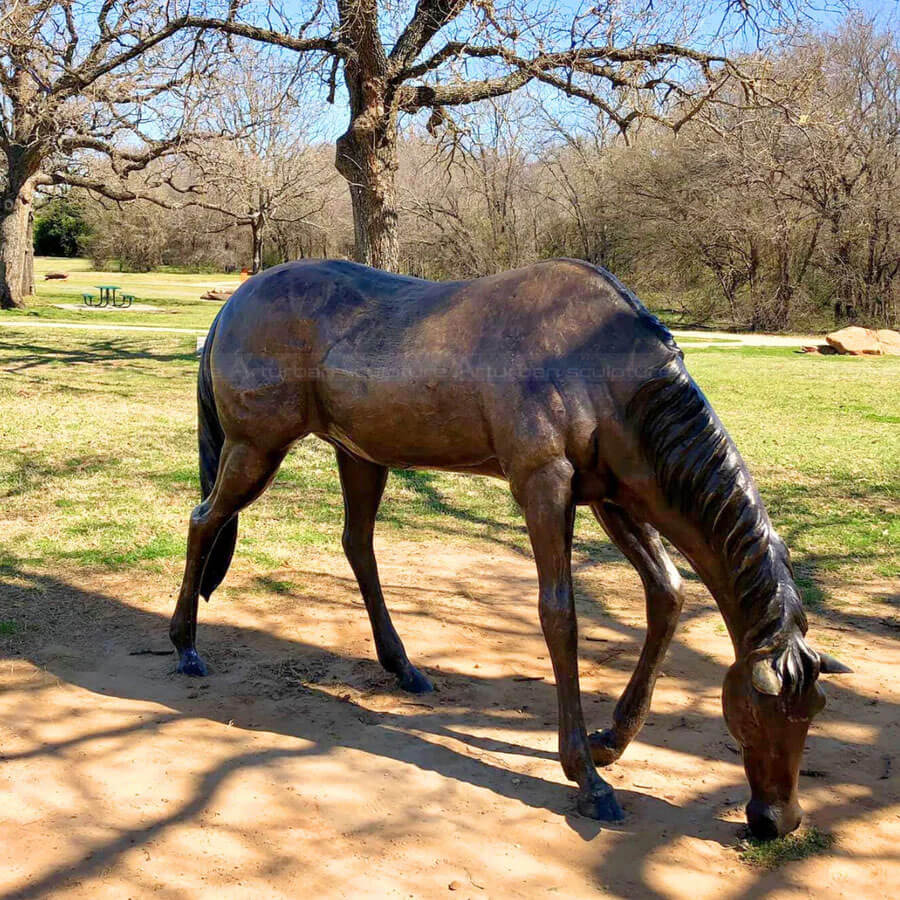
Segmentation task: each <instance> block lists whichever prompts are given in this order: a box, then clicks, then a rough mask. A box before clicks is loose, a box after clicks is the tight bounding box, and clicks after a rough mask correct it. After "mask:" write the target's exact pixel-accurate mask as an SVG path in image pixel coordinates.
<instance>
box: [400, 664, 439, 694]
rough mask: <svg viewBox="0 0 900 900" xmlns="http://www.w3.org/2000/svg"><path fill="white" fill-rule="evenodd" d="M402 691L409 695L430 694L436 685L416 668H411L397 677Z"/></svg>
mask: <svg viewBox="0 0 900 900" xmlns="http://www.w3.org/2000/svg"><path fill="white" fill-rule="evenodd" d="M397 684H399V685H400V689H401V690H403V691H406V692H407V693H409V694H429V693H431V691H433V690H434V685H433V684H432V683H431V682H430V681H429V680H428V679H427V678H426V677H425V676H424V675H423V674H422V673H421V672H420V671H419V670H418V669H417V668H416V667H415V666H409V668H407V669H404V670H403V672H401V673H400V674H399V675H398V676H397Z"/></svg>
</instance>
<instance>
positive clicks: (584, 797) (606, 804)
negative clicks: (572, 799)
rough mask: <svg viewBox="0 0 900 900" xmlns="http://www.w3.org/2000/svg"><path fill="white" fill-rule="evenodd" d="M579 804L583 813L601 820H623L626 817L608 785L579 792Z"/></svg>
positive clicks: (590, 817)
mask: <svg viewBox="0 0 900 900" xmlns="http://www.w3.org/2000/svg"><path fill="white" fill-rule="evenodd" d="M577 806H578V812H580V813H581V815H583V816H586V817H587V818H589V819H597V820H598V821H600V822H622V821H624V819H625V813H623V812H622V807H621V806H619V801H618V800H616V795H615V794H614V793H613V789H612V788H611V787H609V786H608V785H606V786H604V787H602V788H594V790H592V791H589V792H586V791H581V792H579V794H578V801H577Z"/></svg>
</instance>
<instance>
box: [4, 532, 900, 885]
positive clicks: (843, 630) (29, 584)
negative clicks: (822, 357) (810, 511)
mask: <svg viewBox="0 0 900 900" xmlns="http://www.w3.org/2000/svg"><path fill="white" fill-rule="evenodd" d="M379 552H380V559H381V568H382V574H383V580H384V582H385V585H386V590H387V593H388V596H389V603H390V605H391V607H392V609H393V611H394V616H395V622H396V624H397V628H398V630H399V631H400V633H401V634H402V635H403V637H404V639H405V641H406V645H407V648H408V650H409V652H410V655H411V657H412V658H413V659H414V660H416V661H417V662H418V663H420V664H421V665H422V666H424V667H425V669H426V670H427V671H428V672H429V673H430V674H431V675H432V677H433V678H434V680H435V682H436V683H437V684H438V686H439V688H440V690H439V692H438V693H436V694H434V695H431V696H429V697H426V698H413V697H408V696H405V695H403V694H400V693H398V692H397V691H396V690H394V688H393V685H392V681H391V679H389V678H387V677H386V676H384V675H383V673H382V672H381V670H380V669H379V668H378V666H377V664H376V663H375V662H374V660H373V652H372V643H371V636H370V632H369V629H368V623H367V621H366V615H365V611H364V609H363V607H362V605H361V603H360V601H359V599H358V595H357V593H356V590H355V586H354V584H353V582H352V578H351V575H350V572H349V568H348V567H347V565H346V563H345V562H344V560H343V558H342V557H339V556H330V555H326V556H320V557H318V558H317V559H315V561H313V562H308V561H305V559H304V558H303V557H300V561H298V563H297V567H296V568H295V569H292V570H285V571H280V572H275V573H271V575H270V576H267V578H266V579H260V578H255V579H254V578H253V577H251V575H250V574H249V572H248V570H247V569H246V568H242V565H241V563H240V560H239V561H238V565H237V570H236V572H235V574H234V577H232V578H230V580H229V587H228V588H227V589H225V590H224V591H222V592H221V593H220V594H219V595H218V596H216V597H215V598H214V600H213V602H212V603H211V604H210V605H208V606H206V605H204V606H203V608H202V610H201V628H200V645H201V649H202V650H203V651H204V652H205V653H206V655H207V658H208V660H209V662H210V663H211V665H212V667H213V669H214V671H213V674H212V675H211V677H209V678H207V679H201V680H185V679H182V678H179V677H176V676H174V675H173V674H172V669H173V667H174V657H173V656H171V655H151V654H148V653H146V652H144V651H157V650H159V651H163V652H167V651H168V649H169V648H168V643H167V637H166V627H167V620H168V615H169V613H170V609H171V603H172V592H173V590H174V587H175V586H176V584H177V579H178V573H177V572H175V571H171V572H163V573H160V574H158V575H151V574H148V575H146V576H145V577H144V578H143V579H142V580H140V581H138V582H137V583H135V582H133V581H126V580H125V579H123V578H119V577H117V576H115V575H108V574H107V575H102V576H97V577H95V578H93V579H92V580H90V581H89V582H88V583H86V582H85V579H84V578H82V577H81V576H79V577H77V579H75V580H73V583H70V582H69V581H68V579H67V578H66V577H64V576H59V577H50V576H38V575H27V574H22V573H18V574H16V573H10V572H8V571H6V570H4V574H3V575H2V576H0V619H3V620H7V619H12V620H14V621H16V622H17V626H18V629H17V634H15V635H12V636H6V637H2V638H0V641H2V643H0V648H2V653H0V657H2V659H0V689H2V693H0V747H2V755H3V763H2V769H0V846H2V847H3V851H4V853H3V856H4V865H3V866H2V867H0V896H2V897H3V898H7V900H11V898H38V897H41V898H43V897H49V896H52V897H64V898H84V900H88V898H90V900H98V898H107V897H109V898H125V897H132V898H138V897H151V896H153V897H163V898H167V897H168V898H183V897H198V898H207V897H208V898H213V897H214V898H216V900H219V898H250V897H252V898H282V897H284V898H287V897H291V898H296V897H354V898H355V897H360V896H365V897H404V898H405V897H417V898H418V897H425V898H432V897H466V898H487V897H493V898H508V897H527V898H533V897H544V896H548V897H564V898H579V897H601V896H611V897H628V898H635V897H666V898H670V897H671V898H676V897H679V898H680V897H685V898H691V900H698V898H704V897H716V898H738V897H741V898H743V897H762V896H766V897H769V896H813V895H815V896H829V897H845V896H846V897H854V898H856V897H860V896H864V897H866V898H874V897H889V896H896V890H897V883H898V879H900V860H898V847H900V806H898V801H900V780H898V770H900V760H898V759H896V757H897V756H898V750H900V715H898V710H900V707H898V701H900V678H898V674H900V668H898V667H900V651H898V645H897V641H896V639H895V636H896V633H893V636H892V634H891V632H889V631H885V630H884V629H882V630H881V632H878V631H877V629H872V630H869V631H859V630H857V629H856V627H855V626H856V624H858V622H859V621H861V620H860V619H851V620H847V621H844V620H842V618H841V617H840V616H835V617H832V618H831V619H829V623H827V627H826V623H816V622H814V623H813V629H814V633H816V635H817V639H818V642H819V645H820V646H823V647H826V648H828V649H829V650H832V651H834V652H838V651H839V652H840V653H841V654H842V655H843V656H845V657H849V658H850V660H851V661H852V662H853V663H854V666H855V667H856V669H857V673H858V674H855V675H851V676H845V677H844V678H843V680H840V681H838V680H837V679H832V680H831V681H830V682H829V684H828V685H827V686H826V690H827V693H828V696H829V706H828V709H827V711H826V713H825V714H824V715H823V716H822V717H821V719H820V720H818V722H817V724H816V725H815V726H814V730H813V733H812V734H811V736H810V739H809V751H808V755H807V759H806V762H805V763H804V765H805V766H808V767H809V769H810V770H815V772H814V773H813V776H810V777H803V778H802V787H801V790H802V800H803V803H804V805H805V807H806V810H807V822H809V823H812V824H814V825H816V826H817V827H818V828H820V829H822V830H823V831H826V832H830V833H832V834H833V835H834V836H835V841H836V843H835V846H834V848H833V849H832V850H831V851H830V852H829V853H828V854H827V855H824V856H819V857H814V858H811V859H808V860H805V861H803V862H799V863H792V864H789V865H787V866H785V867H784V868H782V869H781V870H779V871H776V872H774V873H762V872H760V871H758V870H754V869H751V868H749V867H748V866H746V865H745V864H744V863H743V862H741V860H740V859H739V856H738V853H737V851H736V849H735V845H736V843H737V841H738V839H739V833H740V824H739V823H740V822H741V820H742V812H741V806H742V803H743V801H744V798H745V790H746V789H745V783H744V778H743V772H742V769H741V766H740V764H739V761H738V757H737V756H736V754H735V752H734V747H733V744H732V742H731V739H730V738H729V736H728V734H727V733H726V731H725V728H724V724H723V722H722V717H721V710H720V706H719V684H720V681H721V678H722V675H723V672H724V667H725V665H726V664H727V662H728V661H729V645H728V640H727V637H726V635H725V633H724V628H723V627H722V625H721V621H720V620H719V618H718V617H717V616H716V615H714V614H713V613H712V612H711V611H710V607H709V605H708V603H707V601H706V599H705V596H704V595H703V594H702V592H701V591H700V590H699V589H698V588H696V586H694V585H692V587H691V599H690V601H689V604H688V608H687V609H686V611H685V616H684V620H683V622H682V626H681V629H680V631H679V636H678V638H677V642H676V645H675V646H674V648H673V652H672V654H671V656H670V659H669V661H668V664H667V666H666V677H664V678H662V679H660V683H659V687H658V690H657V696H656V700H655V703H654V711H653V713H652V715H651V718H650V722H649V723H648V725H647V727H646V728H645V730H644V731H643V733H642V735H641V736H640V739H639V741H637V742H636V743H635V744H634V745H633V746H632V747H631V748H630V750H629V751H628V752H627V753H626V755H625V757H624V759H623V760H622V761H621V762H620V763H618V764H616V765H614V766H612V767H611V768H610V769H608V770H606V777H607V778H608V780H610V781H611V782H612V783H613V784H614V785H615V786H616V788H617V789H618V791H619V796H620V799H621V801H622V803H623V806H624V808H625V810H626V813H627V821H626V822H625V823H624V824H623V825H622V826H619V827H614V828H604V827H600V826H599V825H598V824H597V823H595V822H592V821H590V820H587V819H584V818H581V817H579V816H577V815H576V814H575V813H574V811H573V789H572V786H571V785H569V784H568V783H567V782H566V781H565V779H564V777H563V775H562V772H561V770H560V767H559V764H558V762H557V759H556V748H555V743H556V737H555V720H556V714H555V697H554V690H553V687H552V679H551V672H550V664H549V661H548V659H547V655H546V650H545V647H544V645H543V642H542V640H541V638H540V635H539V629H538V623H537V613H536V608H535V601H534V598H535V593H536V588H535V579H534V574H533V570H532V564H531V561H530V559H528V558H526V557H524V556H522V555H520V554H518V553H516V552H514V551H512V550H510V549H508V548H506V547H505V546H500V545H498V546H497V547H495V548H490V549H484V548H482V549H462V548H456V547H453V546H445V545H427V544H413V543H407V544H393V545H391V546H383V547H381V548H380V551H379ZM307 558H308V557H307ZM578 590H579V595H580V599H579V604H580V616H581V631H582V649H581V657H582V673H583V687H584V690H585V706H586V711H587V714H588V717H589V720H590V723H591V724H593V725H595V726H599V725H602V724H604V723H606V722H607V721H608V720H609V717H610V714H611V711H612V707H613V703H614V700H615V698H616V697H617V696H618V693H619V692H620V691H621V689H622V687H623V686H624V683H625V681H626V680H627V677H628V674H629V673H630V671H631V669H632V666H633V664H634V662H635V659H636V656H637V653H638V651H639V641H640V638H641V634H642V611H641V606H642V601H641V593H640V589H639V584H638V581H637V578H636V576H634V575H633V574H632V573H631V572H630V570H626V569H624V568H623V567H621V566H618V565H607V566H587V565H584V564H582V565H579V566H578ZM39 612H40V613H41V617H39V616H38V613H39ZM38 629H40V630H38ZM816 772H818V773H820V774H816ZM821 773H824V774H821ZM451 885H452V888H453V889H452V890H451V887H450V886H451Z"/></svg>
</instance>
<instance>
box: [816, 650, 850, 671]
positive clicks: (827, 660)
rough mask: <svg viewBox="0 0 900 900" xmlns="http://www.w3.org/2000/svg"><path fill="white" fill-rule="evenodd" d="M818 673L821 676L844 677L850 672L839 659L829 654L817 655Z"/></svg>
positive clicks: (848, 667)
mask: <svg viewBox="0 0 900 900" xmlns="http://www.w3.org/2000/svg"><path fill="white" fill-rule="evenodd" d="M819 671H820V672H821V673H822V674H823V675H846V674H848V673H849V672H852V671H853V669H851V668H850V666H845V665H844V664H843V663H842V662H841V661H840V660H839V659H835V658H834V657H833V656H831V654H829V653H821V652H820V653H819Z"/></svg>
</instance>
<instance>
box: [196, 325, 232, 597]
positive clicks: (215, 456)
mask: <svg viewBox="0 0 900 900" xmlns="http://www.w3.org/2000/svg"><path fill="white" fill-rule="evenodd" d="M218 324H219V317H218V316H216V318H215V320H214V321H213V323H212V326H211V327H210V329H209V334H208V335H207V338H206V343H205V344H204V345H203V355H202V356H201V357H200V374H199V376H198V377H197V445H198V450H199V456H200V487H201V488H202V492H203V499H204V500H206V499H207V497H209V495H210V494H211V493H212V489H213V485H215V483H216V475H217V473H218V471H219V458H220V457H221V455H222V446H223V445H224V443H225V432H224V431H223V430H222V423H221V422H220V421H219V413H218V411H217V410H216V398H215V395H214V394H213V384H212V372H211V371H210V365H209V357H210V354H211V352H212V344H213V338H214V337H215V333H216V326H217V325H218ZM236 542H237V516H236V515H235V516H232V518H231V519H229V520H228V521H227V522H226V523H225V524H224V525H223V526H222V528H221V530H220V531H219V535H218V537H217V538H216V542H215V543H214V544H213V548H212V550H211V551H210V554H209V559H208V560H207V562H206V567H205V568H204V569H203V577H202V579H201V581H200V593H201V594H202V596H203V598H204V599H206V600H209V598H210V595H211V594H212V592H213V591H214V590H215V589H216V588H217V587H218V586H219V585H220V584H221V583H222V579H224V578H225V573H226V572H227V571H228V566H229V565H231V557H232V556H233V554H234V546H235V543H236Z"/></svg>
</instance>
